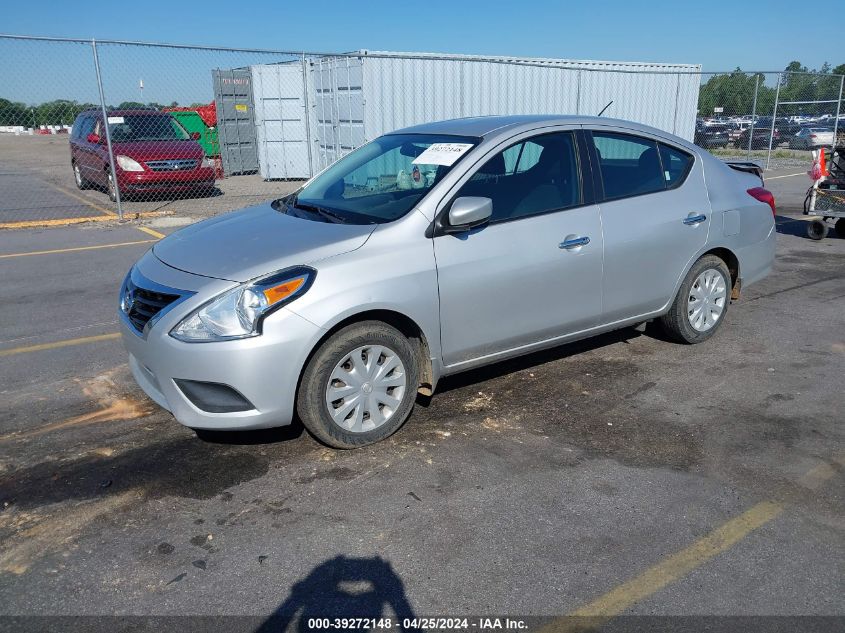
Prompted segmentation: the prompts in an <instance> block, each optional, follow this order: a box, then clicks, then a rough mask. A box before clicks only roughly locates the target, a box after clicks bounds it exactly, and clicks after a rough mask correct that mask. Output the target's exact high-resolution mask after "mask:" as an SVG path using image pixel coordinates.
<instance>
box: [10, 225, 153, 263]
mask: <svg viewBox="0 0 845 633" xmlns="http://www.w3.org/2000/svg"><path fill="white" fill-rule="evenodd" d="M139 228H140V227H139ZM157 241H158V240H136V241H134V242H118V243H116V244H97V245H96V246H76V247H73V248H57V249H54V250H51V251H29V252H27V253H9V254H7V255H0V259H8V258H10V257H28V256H29V255H53V254H55V253H74V252H77V251H93V250H97V249H100V248H117V247H118V246H132V245H133V244H149V243H150V242H157Z"/></svg>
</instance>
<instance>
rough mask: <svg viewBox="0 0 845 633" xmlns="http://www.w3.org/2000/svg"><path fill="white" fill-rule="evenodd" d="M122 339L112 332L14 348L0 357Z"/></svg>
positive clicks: (1, 353) (6, 350) (117, 333)
mask: <svg viewBox="0 0 845 633" xmlns="http://www.w3.org/2000/svg"><path fill="white" fill-rule="evenodd" d="M118 338H120V333H119V332H111V333H110V334H98V335H97V336H83V337H80V338H70V339H65V340H64V341H54V342H52V343H41V344H39V345H27V346H25V347H13V348H11V349H0V357H3V356H13V355H15V354H29V353H31V352H43V351H46V350H51V349H59V348H60V347H71V346H74V345H86V344H88V343H98V342H100V341H113V340H115V339H118Z"/></svg>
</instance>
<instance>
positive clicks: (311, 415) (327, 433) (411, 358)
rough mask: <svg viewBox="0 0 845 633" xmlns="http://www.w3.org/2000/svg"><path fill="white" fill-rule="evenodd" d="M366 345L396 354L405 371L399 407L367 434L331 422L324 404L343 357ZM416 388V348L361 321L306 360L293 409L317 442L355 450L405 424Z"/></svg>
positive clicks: (376, 325) (375, 323) (379, 324)
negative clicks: (386, 349) (329, 385)
mask: <svg viewBox="0 0 845 633" xmlns="http://www.w3.org/2000/svg"><path fill="white" fill-rule="evenodd" d="M368 345H382V346H385V347H387V348H389V349H390V350H391V351H393V352H394V353H395V354H396V356H397V357H398V358H399V360H401V361H402V365H403V366H404V369H405V376H406V381H405V388H404V393H403V394H402V397H401V401H400V404H399V405H397V406H396V408H395V410H394V411H393V413H392V415H391V416H390V417H389V418H388V419H387V420H386V421H385V422H384V423H383V424H382V425H381V426H378V427H376V428H374V429H371V430H369V431H359V432H352V431H350V430H347V429H344V428H342V427H341V426H340V425H339V424H338V423H336V422H335V421H334V420H333V419H332V416H331V414H330V413H329V409H328V405H327V404H326V402H325V398H326V388H327V387H328V382H329V378H330V376H331V374H332V371H333V370H334V369H335V367H336V366H337V364H338V363H340V362H341V361H342V360H343V359H344V356H347V355H349V354H350V352H352V351H354V350H356V349H358V348H359V347H366V346H368ZM418 387H419V359H418V358H417V350H416V346H415V345H414V344H413V343H412V342H411V341H409V340H408V338H407V337H406V336H404V335H403V334H402V333H401V332H399V331H398V330H396V329H395V328H393V327H391V326H389V325H387V324H386V323H383V322H381V321H361V322H360V323H353V324H352V325H349V326H347V327H345V328H343V329H341V330H339V331H338V332H336V333H335V334H334V335H332V336H331V338H329V339H328V340H326V341H325V342H324V343H323V344H322V345H321V346H320V347H319V348H318V349H317V351H316V352H315V353H314V355H313V356H312V357H311V360H309V361H308V364H307V365H306V367H305V371H304V372H303V374H302V380H301V381H300V385H299V393H298V394H297V399H296V409H297V413H298V414H299V417H300V419H301V420H302V423H303V425H305V428H306V429H308V431H309V432H310V433H311V434H312V435H314V437H316V438H317V439H318V440H320V441H321V442H323V443H325V444H328V445H329V446H333V447H335V448H358V447H361V446H367V445H368V444H373V443H375V442H378V441H380V440H383V439H385V438H386V437H389V436H390V435H392V434H393V433H395V432H396V431H397V430H398V429H399V427H401V426H402V424H404V423H405V420H407V419H408V416H409V415H410V414H411V410H412V409H413V407H414V402H415V400H416V394H417V388H418Z"/></svg>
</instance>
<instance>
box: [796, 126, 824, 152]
mask: <svg viewBox="0 0 845 633" xmlns="http://www.w3.org/2000/svg"><path fill="white" fill-rule="evenodd" d="M831 145H833V128H832V127H802V128H801V129H800V130H799V131H798V133H797V134H794V135H793V136H790V137H789V147H790V148H791V149H817V148H819V147H830V146H831Z"/></svg>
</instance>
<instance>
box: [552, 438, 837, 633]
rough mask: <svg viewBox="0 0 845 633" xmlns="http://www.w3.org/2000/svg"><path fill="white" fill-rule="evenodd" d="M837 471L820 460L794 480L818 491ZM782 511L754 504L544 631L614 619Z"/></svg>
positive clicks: (778, 507) (779, 507)
mask: <svg viewBox="0 0 845 633" xmlns="http://www.w3.org/2000/svg"><path fill="white" fill-rule="evenodd" d="M831 461H832V462H834V463H835V464H838V466H842V465H843V464H845V453H838V454H836V455H835V456H834V457H833V458H832V460H831ZM839 471H840V468H838V467H835V466H833V465H832V464H830V463H828V462H822V463H821V464H818V465H817V466H815V467H814V468H812V469H811V470H809V471H807V472H806V473H805V474H804V475H803V476H802V477H801V478H800V479H799V480H798V483H799V484H800V485H802V486H804V487H806V488H809V489H810V490H818V489H819V488H821V487H822V485H824V483H825V482H827V481H828V480H829V479H831V478H832V477H834V476H835V475H836V474H837V473H838V472H839ZM783 511H784V506H782V505H781V504H779V503H775V502H773V501H763V502H761V503H758V504H757V505H755V506H754V507H752V508H751V509H749V510H747V511H745V512H743V513H742V514H740V515H739V516H737V517H735V518H733V519H731V520H730V521H728V522H727V523H724V524H722V525H721V526H719V527H718V528H716V529H715V530H713V531H712V532H710V533H709V534H707V535H706V536H704V537H703V538H701V539H699V540H698V541H696V542H695V543H693V544H692V545H690V546H689V547H687V548H685V549H683V550H681V551H680V552H677V553H675V554H672V555H671V556H669V557H667V558H665V559H663V560H662V561H661V562H659V563H657V564H656V565H654V566H653V567H650V568H649V569H647V570H646V571H644V572H643V573H641V574H640V575H638V576H636V577H635V578H632V579H631V580H629V581H627V582H625V583H622V584H621V585H619V586H618V587H616V588H614V589H612V590H610V591H609V592H607V593H606V594H604V595H603V596H600V597H599V598H596V599H595V600H593V601H591V602H588V603H587V604H585V605H582V606H581V607H578V608H577V609H576V610H575V611H572V612H571V613H570V614H569V615H568V616H566V617H565V618H561V619H559V620H556V621H555V622H553V623H552V624H551V625H549V627H547V629H546V630H548V631H556V632H563V631H574V630H578V631H582V630H583V628H580V627H581V624H582V623H578V621H577V620H575V621H573V620H571V619H568V618H590V620H589V622H590V627H597V626H600V625H601V622H603V621H606V620H610V619H612V618H614V617H615V616H617V615H619V614H620V613H622V612H623V611H625V610H626V609H628V608H630V607H631V606H633V605H634V604H636V603H637V602H639V601H641V600H643V599H645V598H647V597H649V596H651V595H652V594H654V593H656V592H657V591H659V590H660V589H662V588H663V587H665V586H667V585H669V584H670V583H672V582H675V581H677V580H680V579H681V578H683V577H684V576H686V575H687V574H689V573H690V572H691V571H693V570H694V569H696V568H698V567H700V566H701V565H703V564H704V563H706V562H707V561H709V560H711V559H713V558H714V557H715V556H717V555H719V554H721V553H723V552H725V551H727V550H729V549H730V548H731V547H733V546H734V545H736V544H737V543H739V542H740V541H741V540H742V539H744V538H745V537H746V536H748V535H749V534H751V533H752V532H754V530H757V529H759V528H761V527H763V526H764V525H766V524H767V523H769V522H770V521H772V520H773V519H776V518H777V517H778V516H780V515H781V514H782V513H783Z"/></svg>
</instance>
